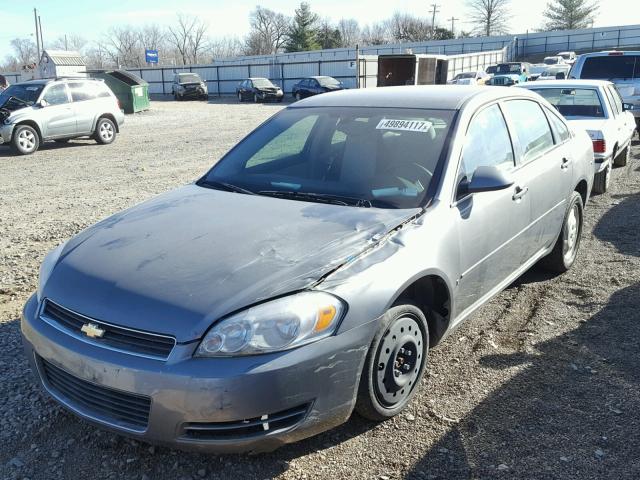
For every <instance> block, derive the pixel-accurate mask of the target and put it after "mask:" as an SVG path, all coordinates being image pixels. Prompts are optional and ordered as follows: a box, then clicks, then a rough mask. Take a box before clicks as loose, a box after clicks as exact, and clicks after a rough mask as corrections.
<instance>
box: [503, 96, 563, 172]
mask: <svg viewBox="0 0 640 480" xmlns="http://www.w3.org/2000/svg"><path fill="white" fill-rule="evenodd" d="M504 105H505V110H506V113H507V114H508V115H509V118H510V119H511V121H512V123H513V127H514V130H515V135H516V137H517V138H518V141H519V143H520V146H521V147H522V163H527V162H530V161H532V160H535V159H536V158H537V157H539V156H540V155H542V154H544V153H545V152H546V151H547V150H549V149H551V148H553V135H552V134H551V129H550V128H549V122H548V121H547V117H546V116H545V114H544V112H543V111H542V108H541V107H540V105H538V103H536V102H533V101H531V100H510V101H508V102H505V104H504Z"/></svg>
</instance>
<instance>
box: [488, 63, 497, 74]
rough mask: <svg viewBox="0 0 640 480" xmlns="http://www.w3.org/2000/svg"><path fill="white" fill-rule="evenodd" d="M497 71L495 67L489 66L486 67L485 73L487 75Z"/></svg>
mask: <svg viewBox="0 0 640 480" xmlns="http://www.w3.org/2000/svg"><path fill="white" fill-rule="evenodd" d="M497 71H498V66H497V65H491V66H490V67H487V73H489V74H491V73H496V72H497Z"/></svg>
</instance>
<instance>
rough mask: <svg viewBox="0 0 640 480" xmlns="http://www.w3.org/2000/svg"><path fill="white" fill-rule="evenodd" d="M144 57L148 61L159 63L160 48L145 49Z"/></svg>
mask: <svg viewBox="0 0 640 480" xmlns="http://www.w3.org/2000/svg"><path fill="white" fill-rule="evenodd" d="M144 59H145V61H146V62H147V63H158V50H145V51H144Z"/></svg>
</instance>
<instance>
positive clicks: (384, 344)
mask: <svg viewBox="0 0 640 480" xmlns="http://www.w3.org/2000/svg"><path fill="white" fill-rule="evenodd" d="M428 352H429V329H428V326H427V319H426V318H425V316H424V313H422V310H420V309H419V308H418V307H416V306H415V305H412V304H404V305H397V306H394V307H391V308H390V309H389V310H387V312H386V313H385V314H384V316H383V317H382V320H381V322H380V329H379V330H378V333H376V335H375V337H374V339H373V342H372V343H371V347H370V348H369V353H368V354H367V358H366V361H365V365H364V370H363V372H362V376H361V377H360V385H359V387H358V397H357V400H356V406H355V409H356V412H358V414H360V415H361V416H363V417H365V418H368V419H370V420H376V421H382V420H386V419H388V418H391V417H393V416H394V415H397V414H398V413H400V412H401V411H402V410H403V409H404V408H405V407H406V406H407V404H408V403H409V401H410V400H411V398H412V397H413V395H414V393H415V391H416V387H417V386H418V384H419V383H420V380H421V379H422V377H423V375H424V371H425V366H426V364H427V355H428Z"/></svg>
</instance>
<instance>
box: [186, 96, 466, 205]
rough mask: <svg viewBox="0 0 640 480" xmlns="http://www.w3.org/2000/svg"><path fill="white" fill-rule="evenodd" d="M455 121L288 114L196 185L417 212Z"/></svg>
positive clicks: (323, 111) (432, 116)
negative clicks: (415, 210) (336, 200)
mask: <svg viewBox="0 0 640 480" xmlns="http://www.w3.org/2000/svg"><path fill="white" fill-rule="evenodd" d="M454 114H455V112H454V111H450V110H421V109H407V108H404V109H398V108H364V107H316V108H289V109H286V110H283V111H282V112H280V113H279V114H277V115H276V116H274V117H273V118H272V119H271V120H269V121H268V122H267V123H265V124H263V125H262V126H260V127H259V128H258V129H256V130H255V131H253V132H252V133H251V134H250V135H249V136H248V137H246V138H245V139H244V140H243V141H242V142H240V143H239V144H238V145H237V146H236V147H235V148H233V149H232V150H231V151H230V152H229V153H227V154H226V155H225V156H224V157H223V158H222V159H221V160H220V162H218V163H217V164H216V165H215V166H214V167H213V168H212V169H211V170H210V171H209V173H208V174H207V175H206V176H205V177H203V178H202V179H201V180H200V182H199V183H198V184H199V185H201V186H211V187H213V188H216V186H218V187H219V186H220V185H224V186H225V187H226V188H225V189H231V188H229V187H230V186H233V187H234V190H235V191H242V190H240V189H243V190H249V191H251V192H254V193H258V194H262V195H270V196H284V194H286V195H287V198H293V199H294V200H305V201H315V200H318V199H322V197H324V199H326V197H327V196H331V197H332V198H334V197H335V198H338V199H342V204H345V205H355V206H373V207H380V208H413V207H417V206H420V205H422V204H423V202H424V201H425V199H426V196H427V191H428V189H429V186H430V185H431V184H432V183H434V184H435V182H437V178H434V174H435V175H437V172H438V171H439V169H438V166H439V165H440V162H441V156H442V152H443V149H444V147H445V145H446V143H447V140H448V133H449V131H450V127H451V123H452V121H453V118H454ZM309 194H314V195H312V196H310V195H309ZM312 197H315V199H314V198H312Z"/></svg>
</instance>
